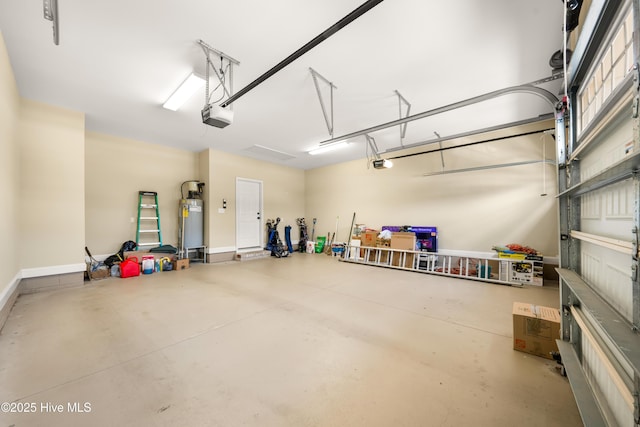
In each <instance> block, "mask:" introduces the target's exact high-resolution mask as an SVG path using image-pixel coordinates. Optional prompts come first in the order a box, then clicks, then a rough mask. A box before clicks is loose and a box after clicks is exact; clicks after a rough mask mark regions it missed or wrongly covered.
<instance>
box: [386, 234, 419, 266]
mask: <svg viewBox="0 0 640 427" xmlns="http://www.w3.org/2000/svg"><path fill="white" fill-rule="evenodd" d="M391 249H400V250H404V251H415V250H416V233H412V232H396V233H393V234H391ZM404 255H405V254H404V253H402V252H394V253H393V259H392V260H391V264H392V265H394V266H397V267H405V268H411V266H412V265H413V261H414V256H415V254H406V257H405V256H404Z"/></svg>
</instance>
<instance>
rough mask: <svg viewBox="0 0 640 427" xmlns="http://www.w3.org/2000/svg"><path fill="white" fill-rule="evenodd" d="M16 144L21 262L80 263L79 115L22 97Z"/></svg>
mask: <svg viewBox="0 0 640 427" xmlns="http://www.w3.org/2000/svg"><path fill="white" fill-rule="evenodd" d="M18 144H19V157H20V159H19V162H18V166H19V169H20V183H19V187H18V191H19V195H18V196H19V200H20V204H19V206H20V215H19V216H20V221H19V222H20V227H19V232H20V237H19V238H20V245H19V247H20V251H19V253H20V260H21V267H22V268H36V267H38V268H39V267H50V266H61V265H71V264H82V263H84V211H85V206H84V114H82V113H78V112H74V111H69V110H65V109H62V108H57V107H52V106H49V105H45V104H41V103H38V102H33V101H29V100H23V101H22V104H21V110H20V121H19V126H18Z"/></svg>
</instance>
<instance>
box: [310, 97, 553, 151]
mask: <svg viewBox="0 0 640 427" xmlns="http://www.w3.org/2000/svg"><path fill="white" fill-rule="evenodd" d="M514 93H528V94H531V95H535V96H538V97H540V98H542V99H544V100H545V101H547V102H548V103H549V105H550V106H551V108H552V110H554V111H555V108H556V106H557V104H558V102H559V100H558V98H557V97H556V96H555V95H554V94H552V93H551V92H549V91H548V90H546V89H542V88H539V87H535V86H532V85H529V84H527V85H520V86H512V87H508V88H504V89H499V90H496V91H493V92H489V93H485V94H483V95H479V96H475V97H473V98H469V99H465V100H464V101H459V102H454V103H453V104H449V105H445V106H443V107H438V108H434V109H433V110H428V111H423V112H422V113H418V114H414V115H412V116H407V117H404V118H401V119H398V120H393V121H391V122H387V123H383V124H381V125H377V126H372V127H370V128H367V129H362V130H359V131H356V132H351V133H348V134H345V135H342V136H338V137H335V138H332V139H328V140H326V141H322V142H321V143H320V146H321V147H322V146H323V145H329V144H333V143H336V142H339V141H344V140H347V139H352V138H356V137H358V136H362V135H365V134H368V133H374V132H378V131H381V130H384V129H387V128H390V127H393V126H399V125H402V124H405V123H409V122H412V121H414V120H420V119H424V118H426V117H431V116H435V115H437V114H442V113H446V112H447V111H452V110H456V109H458V108H462V107H467V106H469V105H474V104H478V103H480V102H484V101H489V100H491V99H494V98H498V97H500V96H504V95H510V94H514Z"/></svg>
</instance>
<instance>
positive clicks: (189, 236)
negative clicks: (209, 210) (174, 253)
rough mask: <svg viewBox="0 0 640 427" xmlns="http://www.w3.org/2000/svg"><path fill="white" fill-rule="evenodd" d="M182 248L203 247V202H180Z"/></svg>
mask: <svg viewBox="0 0 640 427" xmlns="http://www.w3.org/2000/svg"><path fill="white" fill-rule="evenodd" d="M180 224H181V226H182V233H181V234H182V242H181V243H182V247H183V248H197V247H200V246H204V202H203V201H202V200H201V199H182V200H180Z"/></svg>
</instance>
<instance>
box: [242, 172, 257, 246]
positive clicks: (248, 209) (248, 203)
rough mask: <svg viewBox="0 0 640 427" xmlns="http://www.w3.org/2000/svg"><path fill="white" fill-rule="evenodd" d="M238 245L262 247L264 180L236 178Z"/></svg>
mask: <svg viewBox="0 0 640 427" xmlns="http://www.w3.org/2000/svg"><path fill="white" fill-rule="evenodd" d="M236 247H237V248H238V249H247V248H257V247H262V181H256V180H252V179H244V178H236Z"/></svg>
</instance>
